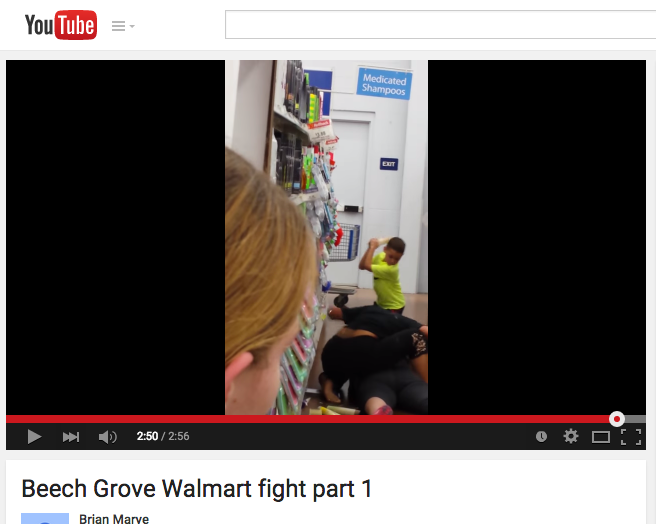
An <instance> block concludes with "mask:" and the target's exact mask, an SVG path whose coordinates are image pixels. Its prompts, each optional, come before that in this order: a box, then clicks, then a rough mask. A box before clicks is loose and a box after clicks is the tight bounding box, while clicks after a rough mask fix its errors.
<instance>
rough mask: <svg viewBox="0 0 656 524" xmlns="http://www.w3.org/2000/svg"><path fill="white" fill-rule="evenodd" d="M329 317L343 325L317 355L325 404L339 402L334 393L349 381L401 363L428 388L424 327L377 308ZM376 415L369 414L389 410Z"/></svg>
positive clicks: (332, 313) (350, 310) (345, 311)
mask: <svg viewBox="0 0 656 524" xmlns="http://www.w3.org/2000/svg"><path fill="white" fill-rule="evenodd" d="M329 316H330V318H332V319H334V320H343V321H344V322H345V323H346V326H345V327H344V328H342V329H341V330H340V331H339V333H337V335H335V336H334V337H333V338H331V339H330V340H329V341H328V342H327V343H326V346H325V347H324V349H323V353H322V355H321V362H322V364H323V369H324V372H323V373H322V374H321V376H320V377H319V381H320V383H321V389H322V392H323V395H324V397H325V398H326V399H327V400H328V401H329V402H333V403H336V404H338V403H340V402H341V400H340V398H339V396H338V394H337V392H339V391H340V390H341V389H342V386H343V385H344V384H345V383H346V382H347V381H348V380H349V379H351V378H354V377H365V376H367V375H370V374H372V373H377V372H380V371H386V370H389V369H390V368H393V367H394V366H396V365H397V364H398V363H399V362H400V361H403V360H406V361H409V362H410V367H411V368H412V370H414V372H415V373H417V375H419V377H420V378H421V379H422V380H423V381H424V382H425V383H426V384H428V326H422V325H421V324H420V323H419V322H417V321H415V320H412V319H411V318H407V317H404V316H402V315H398V314H394V313H391V312H389V311H386V310H384V309H383V308H381V307H379V306H365V307H359V308H344V309H341V308H338V307H335V308H333V309H332V310H331V311H330V313H329ZM376 411H381V412H380V413H378V412H376V413H369V414H387V413H384V411H391V409H390V408H389V406H387V409H385V408H383V407H381V409H379V410H376Z"/></svg>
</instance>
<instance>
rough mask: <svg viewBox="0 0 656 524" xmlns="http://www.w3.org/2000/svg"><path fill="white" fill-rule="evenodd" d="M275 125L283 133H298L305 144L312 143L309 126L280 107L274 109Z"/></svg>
mask: <svg viewBox="0 0 656 524" xmlns="http://www.w3.org/2000/svg"><path fill="white" fill-rule="evenodd" d="M273 127H274V129H277V130H278V131H280V132H281V133H287V134H292V135H296V136H297V137H298V138H299V140H300V141H301V143H302V144H303V145H304V146H309V145H311V142H310V135H309V133H308V129H307V126H305V125H304V124H301V122H300V121H299V120H298V119H296V118H294V117H293V116H291V115H290V114H288V113H286V112H285V113H283V112H282V110H280V109H274V112H273Z"/></svg>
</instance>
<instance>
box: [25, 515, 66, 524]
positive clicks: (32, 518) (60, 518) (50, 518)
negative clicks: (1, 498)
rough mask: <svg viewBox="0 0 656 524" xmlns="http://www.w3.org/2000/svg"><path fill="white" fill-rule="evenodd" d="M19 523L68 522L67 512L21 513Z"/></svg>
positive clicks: (49, 523)
mask: <svg viewBox="0 0 656 524" xmlns="http://www.w3.org/2000/svg"><path fill="white" fill-rule="evenodd" d="M21 524H68V513H21Z"/></svg>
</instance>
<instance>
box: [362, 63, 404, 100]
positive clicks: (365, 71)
mask: <svg viewBox="0 0 656 524" xmlns="http://www.w3.org/2000/svg"><path fill="white" fill-rule="evenodd" d="M411 88H412V73H407V72H404V71H386V70H384V69H369V68H366V67H361V68H360V70H359V72H358V90H357V94H358V95H363V96H377V97H381V98H394V99H397V100H410V90H411Z"/></svg>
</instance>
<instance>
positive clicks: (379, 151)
mask: <svg viewBox="0 0 656 524" xmlns="http://www.w3.org/2000/svg"><path fill="white" fill-rule="evenodd" d="M426 64H427V62H426ZM361 65H362V66H371V67H381V68H392V69H410V68H411V62H410V61H407V60H396V61H392V60H386V61H381V60H378V61H377V60H373V61H365V60H360V61H336V60H335V61H328V60H304V61H303V67H304V68H305V69H318V70H326V71H331V70H332V71H333V91H337V93H334V94H333V96H332V102H331V117H333V118H341V119H348V118H349V115H351V116H352V118H353V119H355V120H363V119H364V118H365V116H364V114H366V113H370V114H372V118H371V129H370V133H371V136H370V143H371V144H372V146H371V149H372V150H371V151H369V155H368V158H369V161H368V163H367V172H366V176H365V198H364V223H363V228H362V236H363V239H364V242H363V245H364V246H365V248H366V245H367V241H368V239H370V238H373V237H377V238H378V237H383V236H402V235H400V226H401V196H402V191H403V186H404V182H403V179H404V173H405V152H406V128H407V125H408V107H409V104H410V103H411V102H407V101H404V100H386V99H384V98H376V97H370V96H358V95H356V94H355V90H356V81H357V74H358V66H361ZM427 68H428V65H426V69H427ZM420 82H426V83H427V82H428V78H427V77H426V78H422V79H417V78H416V77H415V78H413V86H412V95H411V101H412V99H414V98H415V97H416V96H417V93H419V96H426V98H425V99H423V100H420V101H418V103H420V104H421V105H422V106H423V110H424V111H427V107H428V100H427V88H426V90H425V91H426V93H424V90H422V89H421V88H419V86H418V85H417V84H418V83H420ZM381 158H398V159H399V170H398V171H381V170H380V159H381ZM335 159H336V162H337V164H338V166H339V149H337V151H336V153H335ZM422 161H423V157H422ZM422 174H423V168H422ZM335 176H339V168H338V169H337V171H336V172H335ZM422 182H423V180H422ZM337 198H338V199H339V195H337ZM420 198H421V193H420ZM408 218H410V217H408ZM420 218H421V217H420ZM417 227H419V225H417ZM418 261H419V243H418V241H417V242H414V245H412V246H411V247H410V248H409V249H408V250H407V251H406V255H405V257H404V258H403V260H402V261H401V274H402V275H403V274H404V272H406V268H407V267H410V268H414V269H410V273H411V274H412V275H414V285H408V284H407V283H406V284H404V281H403V280H402V281H401V283H402V285H404V292H407V293H416V291H417V267H418ZM359 285H360V287H363V288H371V287H373V280H372V278H371V274H370V273H368V272H365V271H361V272H360V281H359Z"/></svg>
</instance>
